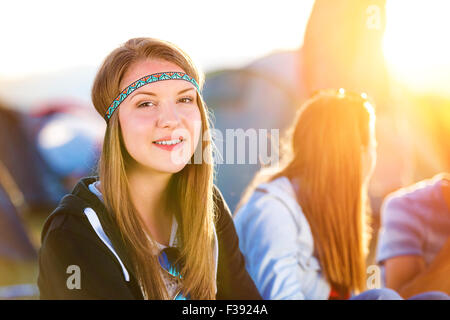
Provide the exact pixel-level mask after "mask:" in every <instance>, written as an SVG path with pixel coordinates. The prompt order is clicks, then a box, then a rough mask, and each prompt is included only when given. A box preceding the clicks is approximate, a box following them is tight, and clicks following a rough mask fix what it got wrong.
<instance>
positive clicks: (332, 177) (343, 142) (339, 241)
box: [238, 90, 375, 295]
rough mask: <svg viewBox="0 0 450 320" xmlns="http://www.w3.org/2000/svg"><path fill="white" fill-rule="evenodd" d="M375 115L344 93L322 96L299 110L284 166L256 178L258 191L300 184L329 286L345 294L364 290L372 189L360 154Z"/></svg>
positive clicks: (303, 205)
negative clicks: (274, 184)
mask: <svg viewBox="0 0 450 320" xmlns="http://www.w3.org/2000/svg"><path fill="white" fill-rule="evenodd" d="M374 120H375V116H374V113H373V108H372V106H371V105H370V103H369V102H368V101H367V100H366V99H364V98H363V97H361V96H359V95H356V94H348V93H347V94H345V93H344V91H343V90H340V91H334V90H325V91H320V92H319V93H317V94H316V95H314V96H313V97H312V98H310V99H309V100H308V101H307V102H305V104H304V105H303V106H302V107H301V108H300V109H299V111H298V113H297V117H296V120H295V121H294V123H293V125H292V126H291V128H290V129H289V130H288V133H287V136H286V141H285V142H284V144H283V145H282V147H283V148H284V149H283V153H282V155H281V156H282V164H281V165H280V166H279V167H278V168H267V169H263V170H261V171H260V172H258V173H257V175H256V176H255V178H254V179H253V181H252V183H250V185H249V187H248V188H247V190H246V191H245V192H244V196H243V197H242V199H241V201H240V203H239V205H238V208H239V207H241V206H242V205H243V204H244V203H246V202H247V201H248V199H249V197H250V196H251V194H252V193H253V191H254V189H255V187H256V186H257V185H259V184H260V183H263V182H268V181H272V180H275V179H277V178H279V177H282V176H284V177H287V178H289V179H291V180H292V179H295V180H296V181H298V184H299V188H298V190H297V191H296V195H297V201H298V202H299V204H300V205H301V208H302V211H303V213H304V214H305V217H306V218H307V220H308V222H309V224H310V227H311V231H312V234H313V238H314V246H315V249H316V252H317V255H318V259H319V261H320V263H321V267H322V270H323V272H324V275H325V277H326V279H327V281H328V282H329V283H330V284H331V285H332V286H333V287H334V288H335V289H336V290H337V291H338V292H340V293H341V294H343V295H344V294H347V293H349V292H350V291H354V292H360V291H362V290H363V289H364V288H365V278H366V277H365V274H366V265H365V256H366V248H367V244H368V243H367V241H368V234H369V229H368V227H367V222H368V221H367V220H366V213H367V209H368V206H367V190H366V186H365V184H364V177H363V176H362V175H363V173H362V161H361V154H362V150H363V148H367V147H369V143H370V139H371V138H370V130H371V128H370V126H373V124H374Z"/></svg>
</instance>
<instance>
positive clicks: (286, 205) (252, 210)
mask: <svg viewBox="0 0 450 320" xmlns="http://www.w3.org/2000/svg"><path fill="white" fill-rule="evenodd" d="M254 215H258V216H260V215H266V216H267V218H268V219H270V218H274V219H280V218H283V217H285V218H287V219H293V220H294V221H295V222H297V223H300V221H299V219H301V218H302V216H303V212H302V209H301V207H300V205H299V204H298V202H297V198H296V195H295V191H294V187H293V185H292V183H291V182H290V180H289V179H288V178H287V177H284V176H282V177H278V178H276V179H274V180H272V181H269V182H264V183H261V184H259V185H258V186H257V187H256V188H255V190H254V192H253V194H252V195H251V196H250V198H249V200H248V201H247V203H245V204H244V205H243V206H242V207H241V208H240V209H239V210H238V212H236V215H235V220H239V219H240V218H243V217H244V216H247V217H252V216H254Z"/></svg>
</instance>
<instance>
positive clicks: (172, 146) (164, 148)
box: [153, 140, 185, 151]
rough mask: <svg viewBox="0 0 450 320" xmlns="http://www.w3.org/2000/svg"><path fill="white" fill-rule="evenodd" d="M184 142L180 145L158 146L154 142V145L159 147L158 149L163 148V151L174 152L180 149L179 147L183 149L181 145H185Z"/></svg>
mask: <svg viewBox="0 0 450 320" xmlns="http://www.w3.org/2000/svg"><path fill="white" fill-rule="evenodd" d="M184 141H185V140H182V141H181V142H179V143H176V144H170V145H169V144H157V143H154V142H153V145H154V146H156V147H158V148H161V149H163V150H167V151H172V150H175V149H178V148H179V147H181V145H182V144H183V143H184Z"/></svg>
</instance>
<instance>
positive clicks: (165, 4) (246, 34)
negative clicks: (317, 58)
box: [0, 0, 450, 105]
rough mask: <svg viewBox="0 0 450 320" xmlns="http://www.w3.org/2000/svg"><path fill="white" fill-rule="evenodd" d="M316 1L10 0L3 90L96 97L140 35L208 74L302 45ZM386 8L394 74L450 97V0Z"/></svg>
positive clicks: (26, 96)
mask: <svg viewBox="0 0 450 320" xmlns="http://www.w3.org/2000/svg"><path fill="white" fill-rule="evenodd" d="M355 1H358V0H355ZM313 4H314V0H277V1H273V0H272V1H267V0H259V1H255V0H245V1H243V0H227V1H214V0H191V1H181V0H171V1H161V0H160V1H155V0H147V1H142V0H134V1H132V2H125V1H117V0H108V1H105V0H90V1H86V0H78V1H73V0H67V1H54V0H39V1H24V0H15V1H7V2H5V3H3V4H2V10H1V12H0V30H1V31H0V37H1V40H2V50H1V51H0V84H2V86H1V87H0V98H2V99H4V100H7V102H11V103H13V104H22V105H25V104H30V103H31V102H32V101H37V100H43V99H46V98H49V97H51V96H53V95H55V92H59V93H60V94H65V95H67V96H70V97H73V96H83V97H85V98H86V100H89V99H88V98H89V97H88V95H89V85H88V84H86V83H87V82H91V81H92V78H93V77H94V75H95V71H96V69H97V68H98V66H99V65H100V64H101V62H102V60H103V59H104V58H105V57H106V55H107V54H108V53H109V52H110V51H111V50H113V49H114V48H116V47H117V46H119V45H120V44H121V43H123V42H125V41H126V40H128V39H130V38H133V37H139V36H149V37H155V38H160V39H164V40H168V41H171V42H174V43H175V44H177V45H178V46H180V47H181V48H182V49H183V50H185V51H186V52H187V53H188V54H189V55H190V56H191V57H192V58H193V60H194V62H195V63H196V64H197V66H199V67H200V69H201V70H203V71H205V72H208V71H212V70H216V69H221V68H228V67H241V66H243V65H245V64H247V63H249V62H251V61H253V60H255V59H257V58H259V57H261V56H263V55H266V54H269V53H270V52H273V51H275V50H284V49H295V48H298V47H300V46H301V44H302V42H303V35H304V31H305V27H306V24H307V21H308V18H309V15H310V12H311V8H312V6H313ZM386 8H387V19H388V20H387V27H386V33H385V41H384V53H385V57H386V60H387V62H388V64H389V67H390V70H391V72H392V74H393V75H394V76H395V77H396V78H397V79H399V81H400V82H402V83H405V84H406V85H407V86H410V87H411V88H413V89H414V90H418V91H434V92H438V93H444V94H446V95H449V96H450V59H449V58H448V57H450V41H448V40H447V38H448V34H449V32H450V19H449V18H448V12H450V1H448V0H387V7H386ZM64 75H66V77H65V78H64ZM49 79H50V80H49Z"/></svg>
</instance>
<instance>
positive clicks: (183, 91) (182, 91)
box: [178, 88, 194, 94]
mask: <svg viewBox="0 0 450 320" xmlns="http://www.w3.org/2000/svg"><path fill="white" fill-rule="evenodd" d="M189 90H194V88H187V89H184V90H181V91H180V92H178V94H182V93H185V92H186V91H189Z"/></svg>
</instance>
